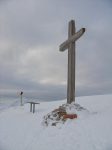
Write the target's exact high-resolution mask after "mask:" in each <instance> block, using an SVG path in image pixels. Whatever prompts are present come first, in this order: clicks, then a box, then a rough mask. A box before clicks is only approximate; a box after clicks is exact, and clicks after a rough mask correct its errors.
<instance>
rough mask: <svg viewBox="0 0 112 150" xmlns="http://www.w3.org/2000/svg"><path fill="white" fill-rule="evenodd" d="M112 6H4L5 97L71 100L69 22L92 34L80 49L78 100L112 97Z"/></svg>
mask: <svg viewBox="0 0 112 150" xmlns="http://www.w3.org/2000/svg"><path fill="white" fill-rule="evenodd" d="M111 7H112V2H111V1H110V0H107V1H105V0H99V1H97V0H94V1H92V0H84V1H82V0H79V1H75V0H71V1H68V0H62V1H59V0H57V1H52V0H46V1H44V0H38V1H36V0H20V1H17V0H10V1H8V0H5V1H2V0H1V1H0V91H1V92H3V91H8V90H9V91H20V90H23V91H26V92H27V93H28V92H29V93H30V92H32V93H36V95H37V97H38V98H41V99H42V98H43V99H45V97H47V98H48V99H53V98H55V99H56V98H57V99H60V98H65V97H66V84H67V51H65V52H63V53H61V52H59V45H60V44H61V43H62V42H63V41H64V40H66V39H67V34H68V33H67V32H68V31H67V30H68V21H70V20H71V19H74V20H75V21H76V28H77V30H78V29H80V28H81V27H85V28H86V32H85V34H84V35H83V36H82V37H81V38H80V39H79V40H78V41H77V43H76V54H77V57H76V58H77V60H76V63H77V69H76V94H77V96H82V95H91V94H106V93H112V84H111V83H112V70H111V66H112V51H111V48H112V42H111V39H112V30H111V26H112V20H111V13H112V10H111Z"/></svg>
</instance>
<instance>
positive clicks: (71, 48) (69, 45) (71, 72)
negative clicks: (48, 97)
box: [60, 20, 85, 104]
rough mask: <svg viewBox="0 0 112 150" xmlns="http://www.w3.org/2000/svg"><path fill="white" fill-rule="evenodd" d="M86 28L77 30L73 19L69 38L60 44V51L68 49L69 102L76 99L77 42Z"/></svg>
mask: <svg viewBox="0 0 112 150" xmlns="http://www.w3.org/2000/svg"><path fill="white" fill-rule="evenodd" d="M84 32H85V28H82V29H80V30H79V31H78V32H76V29H75V21H74V20H71V21H70V22H69V27H68V39H67V40H66V41H65V42H63V43H62V44H61V45H60V51H65V50H66V49H68V80H67V103H69V104H70V103H72V102H73V101H75V42H76V40H78V39H79V38H80V37H81V36H82V35H83V33H84Z"/></svg>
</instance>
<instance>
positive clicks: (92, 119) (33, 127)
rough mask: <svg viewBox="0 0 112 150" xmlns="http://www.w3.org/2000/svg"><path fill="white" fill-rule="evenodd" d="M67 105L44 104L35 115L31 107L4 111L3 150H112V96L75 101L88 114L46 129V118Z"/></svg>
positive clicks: (0, 146)
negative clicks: (58, 108)
mask: <svg viewBox="0 0 112 150" xmlns="http://www.w3.org/2000/svg"><path fill="white" fill-rule="evenodd" d="M65 102H66V101H65V100H63V101H56V102H42V103H41V104H40V105H38V106H37V107H36V113H35V114H32V113H30V112H29V104H26V105H25V106H23V107H20V106H18V107H17V106H16V107H13V108H9V109H7V110H4V111H2V112H1V113H0V150H51V149H53V150H68V149H69V150H112V131H111V130H112V95H102V96H89V97H80V98H76V103H78V104H80V105H81V106H83V107H84V108H86V109H87V110H88V111H79V112H76V113H77V114H78V118H77V119H74V120H68V121H67V122H66V123H65V124H64V125H63V124H60V125H59V126H56V127H54V126H48V127H45V126H43V124H42V121H43V116H44V115H46V114H47V113H49V112H51V111H52V110H53V109H55V108H57V107H58V106H60V105H61V104H64V103H65Z"/></svg>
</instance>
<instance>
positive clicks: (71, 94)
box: [67, 20, 75, 103]
mask: <svg viewBox="0 0 112 150" xmlns="http://www.w3.org/2000/svg"><path fill="white" fill-rule="evenodd" d="M74 34H75V22H74V21H73V20H71V21H70V22H69V26H68V39H69V38H70V37H71V36H72V35H74ZM72 101H75V42H74V43H70V44H69V46H68V80H67V102H68V103H71V102H72Z"/></svg>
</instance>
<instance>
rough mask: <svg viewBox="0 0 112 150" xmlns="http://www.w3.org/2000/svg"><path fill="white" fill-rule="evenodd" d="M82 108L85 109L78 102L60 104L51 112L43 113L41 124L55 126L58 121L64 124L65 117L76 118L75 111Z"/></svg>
mask: <svg viewBox="0 0 112 150" xmlns="http://www.w3.org/2000/svg"><path fill="white" fill-rule="evenodd" d="M82 110H86V109H85V108H83V107H81V106H80V105H79V104H75V103H72V104H63V105H62V106H59V108H57V109H54V110H53V111H52V112H50V113H48V114H47V115H45V116H44V120H43V124H44V125H45V126H48V125H51V126H56V125H57V124H59V123H61V124H64V123H65V122H66V120H67V119H76V118H77V114H76V112H77V111H82Z"/></svg>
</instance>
